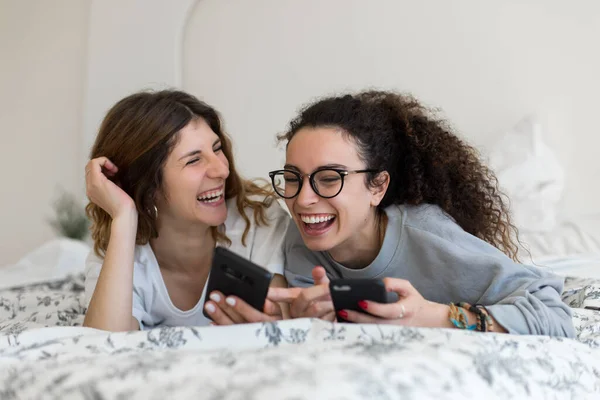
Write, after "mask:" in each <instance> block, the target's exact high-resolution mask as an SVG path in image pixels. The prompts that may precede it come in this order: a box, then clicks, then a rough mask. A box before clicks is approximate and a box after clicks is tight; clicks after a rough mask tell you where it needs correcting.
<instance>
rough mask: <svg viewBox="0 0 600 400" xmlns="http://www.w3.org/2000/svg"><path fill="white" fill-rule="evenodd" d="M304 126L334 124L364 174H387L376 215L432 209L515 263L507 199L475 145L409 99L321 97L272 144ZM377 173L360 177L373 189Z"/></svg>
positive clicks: (375, 94) (376, 94)
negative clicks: (395, 208)
mask: <svg viewBox="0 0 600 400" xmlns="http://www.w3.org/2000/svg"><path fill="white" fill-rule="evenodd" d="M304 127H312V128H316V127H337V128H340V129H342V130H343V131H344V132H345V134H347V135H348V136H349V137H350V138H352V139H353V140H354V142H355V143H356V144H357V146H358V151H359V155H360V157H361V159H362V160H363V161H364V162H365V164H366V166H365V168H367V169H373V170H375V171H387V172H388V173H389V174H390V184H389V187H388V190H387V192H386V194H385V196H384V198H383V200H382V201H381V203H380V205H379V210H378V211H379V212H380V213H381V212H382V211H383V209H384V208H385V207H387V206H389V205H391V204H410V205H419V204H424V203H428V204H436V205H438V206H439V207H441V208H442V209H443V210H444V211H445V212H446V213H447V214H448V215H450V216H451V217H452V218H454V220H455V221H456V222H457V223H458V224H459V225H460V226H461V227H462V228H463V229H464V230H465V231H466V232H468V233H470V234H472V235H474V236H477V237H478V238H480V239H482V240H485V241H486V242H488V243H490V244H492V245H493V246H495V247H496V248H498V249H499V250H501V251H503V252H504V253H505V254H507V255H508V256H509V257H511V258H512V259H513V260H517V252H518V247H517V245H516V243H515V241H518V232H517V229H516V227H515V226H514V225H513V224H512V222H511V218H510V214H509V212H508V200H507V198H506V196H504V195H503V194H502V193H501V192H500V190H499V188H498V181H497V179H496V176H495V175H494V173H493V172H492V171H491V170H490V169H489V168H488V167H487V166H485V165H484V164H483V163H482V162H481V160H480V157H479V154H478V152H477V151H476V150H475V148H473V147H471V146H469V145H468V144H466V143H465V142H464V141H462V140H461V139H460V138H459V137H458V136H456V135H455V134H454V133H453V132H452V129H451V128H450V126H449V125H448V124H447V123H446V122H445V121H444V120H442V119H439V118H437V117H436V115H435V113H434V112H433V111H431V110H429V109H427V108H426V107H424V106H423V105H422V104H420V103H419V102H418V101H417V100H416V99H415V98H414V97H412V96H410V95H404V94H399V93H394V92H389V91H366V92H361V93H358V94H352V95H344V96H336V97H329V98H325V99H322V100H319V101H317V102H316V103H313V104H311V105H309V106H307V107H305V108H304V109H302V110H301V112H300V114H299V115H298V117H297V118H295V119H294V120H292V122H291V123H290V128H289V130H288V131H287V132H286V133H284V134H282V135H280V136H279V139H280V140H284V141H286V142H287V143H289V141H290V140H291V139H292V138H293V137H294V135H295V134H296V132H298V131H299V130H300V129H302V128H304ZM377 177H378V174H377V173H369V174H367V175H366V178H365V179H366V180H367V185H368V186H370V187H373V186H375V185H377V183H378V182H377Z"/></svg>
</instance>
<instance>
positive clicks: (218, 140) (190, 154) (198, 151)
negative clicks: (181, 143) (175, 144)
mask: <svg viewBox="0 0 600 400" xmlns="http://www.w3.org/2000/svg"><path fill="white" fill-rule="evenodd" d="M218 143H221V139H220V138H219V139H217V140H215V141H214V143H213V145H212V147H215V145H217V144H218ZM200 153H202V152H201V151H200V150H192V151H190V152H189V153H186V154H184V155H183V156H182V157H181V158H180V159H179V160H177V161H181V160H183V159H184V158H186V157H191V156H197V155H198V154H200Z"/></svg>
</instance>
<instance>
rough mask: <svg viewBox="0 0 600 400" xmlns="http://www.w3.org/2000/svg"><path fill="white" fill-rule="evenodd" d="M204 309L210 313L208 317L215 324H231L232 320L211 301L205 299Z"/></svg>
mask: <svg viewBox="0 0 600 400" xmlns="http://www.w3.org/2000/svg"><path fill="white" fill-rule="evenodd" d="M204 309H205V310H206V312H207V313H208V315H210V318H211V319H212V320H213V322H214V323H215V324H217V325H233V321H232V320H231V319H230V318H229V317H228V316H227V314H225V313H224V312H223V311H222V310H221V308H220V307H219V306H218V305H217V304H216V303H214V302H212V301H207V302H206V304H205V305H204Z"/></svg>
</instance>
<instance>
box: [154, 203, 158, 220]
mask: <svg viewBox="0 0 600 400" xmlns="http://www.w3.org/2000/svg"><path fill="white" fill-rule="evenodd" d="M154 218H155V219H158V208H156V206H154Z"/></svg>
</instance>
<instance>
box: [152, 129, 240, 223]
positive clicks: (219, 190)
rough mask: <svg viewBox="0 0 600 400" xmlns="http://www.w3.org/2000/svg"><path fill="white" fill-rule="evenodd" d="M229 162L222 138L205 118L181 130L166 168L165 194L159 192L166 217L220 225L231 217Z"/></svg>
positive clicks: (161, 213)
mask: <svg viewBox="0 0 600 400" xmlns="http://www.w3.org/2000/svg"><path fill="white" fill-rule="evenodd" d="M228 176H229V162H228V160H227V157H226V156H225V154H223V151H222V149H221V139H220V138H219V136H218V135H217V134H216V133H215V132H213V131H212V129H211V128H210V127H209V126H208V124H207V123H206V122H205V121H204V120H203V119H202V118H196V119H194V120H192V121H191V122H190V123H189V124H187V125H186V126H185V127H184V128H183V129H181V130H180V131H179V133H178V138H177V143H176V145H175V147H174V148H173V150H172V151H171V153H170V154H169V156H168V158H167V161H166V163H165V166H164V169H163V187H162V193H163V195H160V194H159V195H157V200H156V204H157V208H158V215H159V218H160V219H161V220H162V221H165V220H167V219H170V220H173V221H176V222H185V223H192V224H203V225H206V226H219V225H221V224H222V223H223V222H225V219H226V217H227V208H226V204H225V180H226V179H227V177H228Z"/></svg>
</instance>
